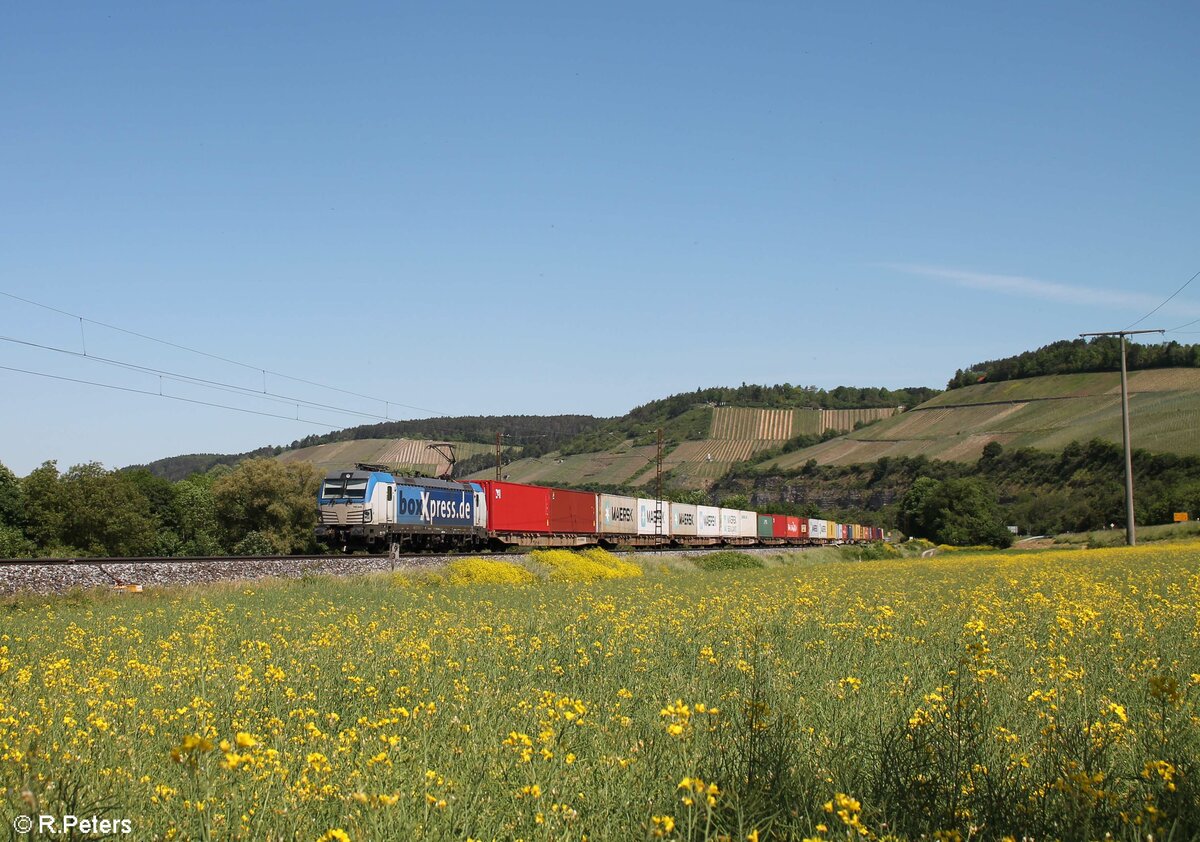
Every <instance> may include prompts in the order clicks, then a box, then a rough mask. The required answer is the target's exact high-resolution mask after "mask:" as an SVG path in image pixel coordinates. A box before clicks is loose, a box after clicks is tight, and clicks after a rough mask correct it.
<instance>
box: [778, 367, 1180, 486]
mask: <svg viewBox="0 0 1200 842" xmlns="http://www.w3.org/2000/svg"><path fill="white" fill-rule="evenodd" d="M1129 388H1130V394H1131V396H1130V417H1131V419H1132V420H1131V424H1132V427H1133V432H1134V444H1135V446H1136V447H1140V448H1144V449H1146V450H1151V451H1155V452H1160V453H1177V454H1180V455H1189V456H1195V455H1200V435H1197V434H1196V430H1197V429H1200V370H1197V369H1161V370H1152V371H1136V372H1133V373H1131V374H1130V376H1129ZM1094 438H1096V439H1102V440H1106V441H1111V442H1115V443H1119V442H1120V441H1121V403H1120V375H1119V374H1110V373H1105V374H1071V375H1054V376H1050V377H1038V378H1033V379H1029V380H1012V381H1005V382H1002V383H983V384H980V385H977V386H968V387H966V388H963V389H955V390H952V391H949V392H944V393H942V394H940V395H938V396H937V397H935V398H933V399H932V400H930V401H928V402H926V403H924V404H922V405H921V406H920V407H916V408H915V409H912V410H909V411H908V412H905V413H902V414H901V415H898V416H896V417H893V418H889V419H886V420H883V421H880V422H878V423H876V424H873V425H871V426H870V427H867V428H865V429H861V430H857V431H855V432H852V433H849V434H847V435H846V436H845V437H844V438H840V439H833V440H831V441H827V442H823V443H821V444H819V445H815V446H813V447H809V448H805V449H803V450H798V451H795V452H793V453H788V454H785V455H784V456H781V457H779V458H778V459H774V460H771V461H770V462H767V463H764V465H765V467H766V468H767V469H772V468H775V469H782V470H791V469H795V468H798V467H800V466H802V465H803V464H804V463H805V462H807V461H808V460H809V459H815V460H817V462H818V463H819V464H830V465H849V464H855V463H861V462H870V461H874V460H876V459H880V458H882V457H885V456H891V457H895V456H918V455H921V456H925V457H927V458H930V459H947V460H956V461H974V460H976V459H978V458H979V456H980V454H981V453H982V452H983V448H984V446H985V445H986V444H987V443H988V442H991V441H996V442H999V443H1001V444H1002V445H1004V446H1005V447H1033V448H1037V449H1040V450H1060V449H1062V447H1063V446H1064V445H1066V444H1068V443H1069V442H1072V441H1089V440H1091V439H1094Z"/></svg>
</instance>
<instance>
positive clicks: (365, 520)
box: [363, 509, 371, 523]
mask: <svg viewBox="0 0 1200 842" xmlns="http://www.w3.org/2000/svg"><path fill="white" fill-rule="evenodd" d="M370 522H371V510H370V509H363V523H370Z"/></svg>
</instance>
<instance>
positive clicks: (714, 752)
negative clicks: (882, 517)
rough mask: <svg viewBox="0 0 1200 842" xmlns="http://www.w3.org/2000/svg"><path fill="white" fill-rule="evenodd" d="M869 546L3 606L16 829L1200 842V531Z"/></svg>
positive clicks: (557, 555)
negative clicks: (25, 825)
mask: <svg viewBox="0 0 1200 842" xmlns="http://www.w3.org/2000/svg"><path fill="white" fill-rule="evenodd" d="M862 552H864V551H863V550H860V549H856V548H848V549H847V550H846V551H845V552H844V553H841V552H838V551H823V552H822V553H821V554H819V555H817V554H798V555H797V554H777V555H774V556H770V557H766V558H764V557H763V556H751V555H747V554H744V553H726V554H721V555H713V556H706V557H704V559H705V560H704V566H708V567H711V568H715V570H714V572H700V571H698V570H697V569H696V566H695V565H693V563H692V562H690V561H689V560H687V559H682V558H672V557H668V556H646V557H643V558H644V560H643V561H642V562H641V566H640V567H639V566H636V565H632V564H630V563H628V562H624V561H620V560H617V559H614V558H613V557H611V556H607V555H606V554H592V555H588V556H576V555H574V554H572V553H567V552H565V551H554V552H552V553H547V554H545V555H543V556H535V557H534V558H533V559H532V560H530V561H527V562H525V563H523V564H520V565H517V564H514V563H511V562H509V561H507V560H504V559H481V560H477V561H472V560H462V561H459V562H456V563H455V564H453V565H451V567H450V569H449V570H447V571H446V572H445V574H428V573H427V574H424V575H421V576H416V577H406V576H399V575H398V576H394V577H388V576H376V577H369V578H354V579H341V580H336V579H326V578H311V579H304V580H299V581H294V582H289V583H271V582H256V583H246V584H239V585H229V586H212V587H208V588H204V589H199V588H197V589H190V590H168V591H161V592H151V593H146V594H143V595H140V596H136V597H134V596H130V597H123V598H119V597H113V596H108V595H105V594H99V595H89V594H84V595H74V596H69V597H63V598H34V597H18V598H14V599H10V600H8V601H7V602H6V603H5V605H4V606H3V611H4V628H3V637H2V638H0V801H2V802H3V803H4V805H5V810H4V812H5V815H4V817H3V818H4V821H5V823H6V824H8V823H10V822H12V821H13V819H14V818H15V817H18V816H21V815H26V814H30V813H33V814H45V815H51V816H62V815H65V814H72V815H80V816H88V817H91V816H97V817H100V818H108V819H113V820H120V819H126V820H128V821H129V822H130V826H131V828H132V832H131V835H130V836H129V838H133V839H245V840H284V839H289V840H291V839H309V840H324V841H325V842H331V840H342V842H345V840H355V842H357V841H358V840H408V839H430V840H459V839H466V838H474V839H505V840H507V839H583V838H585V837H586V838H589V839H595V840H609V839H613V840H617V839H621V840H624V839H652V838H661V839H688V840H698V839H712V840H718V839H731V840H734V839H736V840H745V839H758V840H767V839H796V840H798V839H802V838H817V839H843V840H850V839H878V840H883V839H895V840H919V839H923V840H934V839H939V840H941V839H960V840H967V839H980V840H983V839H989V840H991V839H995V840H999V839H1001V838H1002V837H1012V838H1014V839H1021V838H1023V837H1026V838H1034V839H1065V840H1091V839H1096V840H1099V839H1105V838H1117V839H1128V840H1133V839H1139V840H1145V839H1148V838H1149V837H1151V836H1153V838H1155V839H1194V838H1196V837H1197V834H1200V767H1198V766H1197V760H1196V758H1197V757H1200V646H1198V645H1197V642H1198V641H1197V619H1196V618H1197V615H1196V606H1197V605H1198V604H1200V544H1197V543H1191V544H1176V545H1164V546H1153V547H1141V548H1136V549H1132V550H1130V549H1114V550H1061V551H1057V550H1056V551H1047V552H1040V553H1013V552H1006V553H970V552H965V553H964V552H959V553H948V554H946V555H945V556H938V557H936V558H932V559H919V558H900V557H898V556H896V555H895V550H892V551H890V552H889V551H887V550H884V549H882V548H881V549H878V550H876V551H875V552H876V554H879V555H883V556H887V557H885V558H881V559H880V560H875V561H859V562H854V561H848V560H831V559H835V558H838V557H839V556H843V557H844V556H845V555H846V554H851V553H853V554H857V553H862ZM815 558H821V559H824V561H814V560H813V559H815ZM1107 834H1112V836H1111V837H1109V836H1108V835H1107ZM13 838H16V839H20V838H26V837H23V836H22V835H21V834H20V833H16V834H15V835H14V836H13ZM38 838H43V837H38Z"/></svg>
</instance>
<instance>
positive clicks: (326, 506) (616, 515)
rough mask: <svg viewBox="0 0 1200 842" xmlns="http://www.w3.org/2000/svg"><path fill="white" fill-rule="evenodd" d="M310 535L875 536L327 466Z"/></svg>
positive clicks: (654, 540)
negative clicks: (314, 531) (313, 528)
mask: <svg viewBox="0 0 1200 842" xmlns="http://www.w3.org/2000/svg"><path fill="white" fill-rule="evenodd" d="M317 512H318V525H317V538H318V539H319V540H321V541H323V542H325V543H327V544H330V545H332V546H334V547H336V548H339V549H342V550H343V551H349V550H354V549H367V550H372V551H378V550H382V549H385V548H388V547H391V546H393V545H396V546H398V547H399V548H400V549H403V550H482V549H492V550H501V549H506V548H508V547H514V546H516V547H586V546H596V545H600V546H609V547H611V546H616V545H625V546H634V547H639V546H640V547H656V546H676V547H703V546H716V545H724V546H755V545H757V546H764V545H767V546H785V545H792V546H810V545H817V544H849V543H862V542H866V541H880V540H883V537H884V536H883V530H882V529H881V528H879V527H874V526H860V525H858V524H851V523H835V522H833V521H828V520H822V519H818V518H804V517H790V516H784V515H774V514H766V513H760V512H747V511H741V510H738V509H725V508H719V507H717V506H699V505H692V504H688V503H671V502H669V501H667V500H655V499H649V498H645V497H623V496H620V495H616V494H599V493H595V492H591V491H568V490H565V489H561V488H547V487H545V486H540V485H525V484H522V483H516V482H501V481H499V480H466V481H461V482H451V481H448V480H438V479H425V478H420V477H403V476H394V475H392V474H391V473H388V472H387V471H381V470H361V469H360V470H354V471H335V472H332V473H330V474H329V475H328V476H326V477H325V480H324V482H322V483H321V489H320V491H319V492H318V498H317Z"/></svg>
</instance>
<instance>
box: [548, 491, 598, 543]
mask: <svg viewBox="0 0 1200 842" xmlns="http://www.w3.org/2000/svg"><path fill="white" fill-rule="evenodd" d="M550 531H551V532H590V533H594V532H595V531H596V495H595V493H594V492H591V491H563V490H562V489H561V488H552V489H550Z"/></svg>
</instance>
